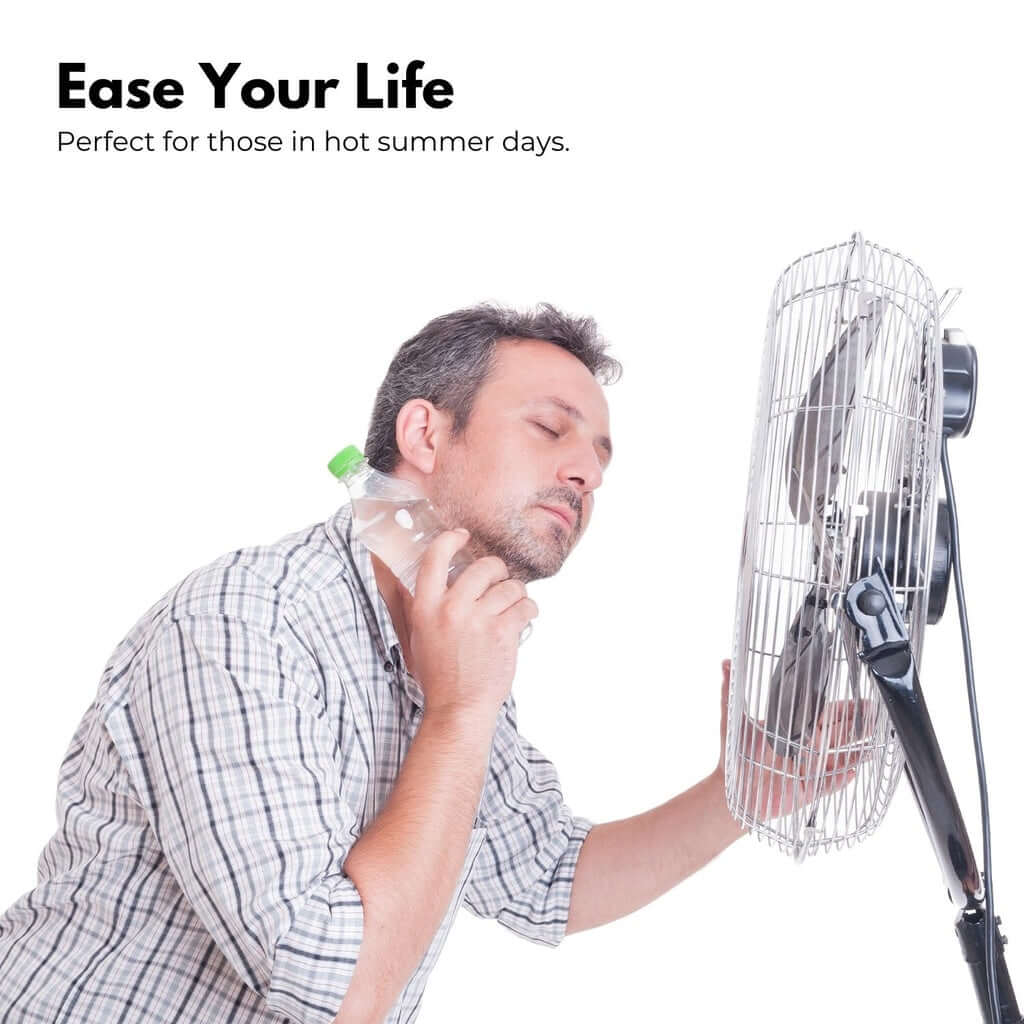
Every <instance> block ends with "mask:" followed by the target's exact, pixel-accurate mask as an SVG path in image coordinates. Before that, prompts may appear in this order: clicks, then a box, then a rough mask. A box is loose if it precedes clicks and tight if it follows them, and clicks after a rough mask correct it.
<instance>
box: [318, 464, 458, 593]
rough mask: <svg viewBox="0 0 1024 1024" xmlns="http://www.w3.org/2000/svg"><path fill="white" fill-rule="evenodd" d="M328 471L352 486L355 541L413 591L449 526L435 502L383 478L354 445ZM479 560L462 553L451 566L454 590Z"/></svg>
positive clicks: (408, 486)
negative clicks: (429, 549) (431, 547)
mask: <svg viewBox="0 0 1024 1024" xmlns="http://www.w3.org/2000/svg"><path fill="white" fill-rule="evenodd" d="M327 468H328V469H329V470H330V471H331V472H332V473H333V474H334V475H335V476H336V477H337V478H338V479H339V480H341V482H342V483H344V484H345V486H346V487H348V492H349V496H350V498H351V500H352V536H353V537H358V538H359V540H360V541H361V542H362V543H363V544H365V545H366V547H368V548H369V549H370V550H371V551H372V552H373V553H374V554H375V555H376V556H377V557H378V558H379V559H380V560H381V561H382V562H383V563H384V564H385V565H386V566H387V567H388V568H389V569H390V570H391V571H392V572H393V573H394V574H395V576H397V577H398V579H399V581H400V582H401V583H402V585H403V586H404V587H406V589H407V590H408V591H409V593H410V594H414V593H415V592H416V576H417V574H418V573H419V570H420V563H421V562H422V561H423V556H424V555H425V554H426V551H427V547H428V546H429V545H430V543H431V541H433V539H434V538H435V537H436V536H437V535H438V534H439V533H441V532H443V531H444V530H445V529H446V527H445V525H444V523H442V522H441V517H440V516H439V515H438V514H437V510H436V509H435V508H434V506H433V505H432V504H431V503H430V500H429V499H428V498H426V497H425V496H424V495H423V494H421V493H420V492H419V491H418V490H417V489H416V488H415V487H414V486H413V485H412V484H410V483H408V482H407V481H405V480H401V479H399V478H398V477H394V476H390V475H388V474H387V473H381V472H380V471H379V470H376V469H374V468H373V467H372V466H371V465H370V464H369V462H367V461H366V458H365V456H364V455H363V453H362V452H361V451H360V450H359V449H358V448H356V447H355V446H354V445H349V446H348V447H347V448H343V449H342V450H341V451H340V452H338V454H337V455H335V456H334V458H333V459H331V461H330V462H329V463H328V464H327ZM472 562H473V559H472V558H471V557H470V555H469V553H468V552H467V551H466V549H465V548H459V550H458V551H456V552H455V554H454V555H453V556H452V560H451V562H450V563H449V567H448V586H451V585H452V583H454V582H455V580H456V579H457V577H458V575H459V573H461V572H462V570H463V569H465V568H466V567H467V566H469V565H471V564H472Z"/></svg>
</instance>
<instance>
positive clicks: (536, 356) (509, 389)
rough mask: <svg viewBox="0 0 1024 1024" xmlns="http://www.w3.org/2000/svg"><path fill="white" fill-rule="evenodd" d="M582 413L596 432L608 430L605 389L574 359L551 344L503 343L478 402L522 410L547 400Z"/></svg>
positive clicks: (498, 345) (497, 351)
mask: <svg viewBox="0 0 1024 1024" xmlns="http://www.w3.org/2000/svg"><path fill="white" fill-rule="evenodd" d="M551 398H554V399H558V400H560V401H561V403H562V404H564V405H568V406H571V407H573V408H574V409H577V410H579V411H580V412H581V413H582V415H583V418H584V419H585V420H586V421H587V422H588V424H589V425H590V426H591V427H592V428H593V429H595V430H597V429H598V428H600V429H601V430H603V431H604V432H605V433H607V429H608V403H607V401H606V400H605V397H604V389H603V388H602V387H601V385H600V384H598V382H597V381H596V380H595V379H594V375H593V374H592V373H591V372H590V371H589V370H588V369H587V368H586V366H584V365H583V363H581V362H580V361H579V360H578V359H577V358H576V357H575V356H574V355H572V354H571V353H570V352H567V351H566V350H565V349H564V348H560V347H559V346H558V345H554V344H552V343H551V342H548V341H536V340H534V339H532V338H531V339H515V338H510V339H503V340H501V341H499V342H498V344H497V345H496V346H495V352H494V363H493V365H492V367H491V372H490V373H489V374H488V376H487V379H486V380H485V381H484V383H483V386H482V387H481V389H480V394H479V396H478V400H481V404H482V402H483V401H486V402H488V403H489V404H490V403H495V404H501V405H505V406H522V405H527V404H530V403H536V402H540V401H543V400H547V399H551Z"/></svg>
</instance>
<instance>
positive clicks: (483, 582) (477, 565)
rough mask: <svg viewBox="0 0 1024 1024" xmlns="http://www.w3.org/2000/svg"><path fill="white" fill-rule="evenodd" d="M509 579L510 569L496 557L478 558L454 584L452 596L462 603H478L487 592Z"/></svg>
mask: <svg viewBox="0 0 1024 1024" xmlns="http://www.w3.org/2000/svg"><path fill="white" fill-rule="evenodd" d="M507 579H508V567H507V566H506V565H505V563H504V562H503V561H502V560H501V559H500V558H498V557H497V556H495V555H487V556H486V557H485V558H478V559H477V560H476V561H475V562H474V563H473V564H472V565H471V566H470V567H469V568H468V569H467V570H466V571H465V572H464V573H463V574H462V575H461V576H460V577H459V578H458V579H457V580H456V581H455V582H454V583H453V584H452V594H453V596H455V597H456V598H457V599H458V600H459V601H460V602H463V601H466V602H468V601H476V600H478V599H479V598H481V597H483V595H484V594H486V593H487V591H488V590H489V589H490V588H491V587H493V586H494V584H495V583H500V582H501V581H502V580H507Z"/></svg>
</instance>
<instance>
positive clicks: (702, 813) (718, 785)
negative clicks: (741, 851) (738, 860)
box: [566, 662, 743, 934]
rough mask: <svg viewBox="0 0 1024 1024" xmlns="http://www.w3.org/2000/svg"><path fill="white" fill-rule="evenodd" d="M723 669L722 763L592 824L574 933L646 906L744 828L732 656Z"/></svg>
mask: <svg viewBox="0 0 1024 1024" xmlns="http://www.w3.org/2000/svg"><path fill="white" fill-rule="evenodd" d="M722 670H723V675H724V679H723V685H722V722H721V729H722V744H721V747H722V753H721V755H720V756H719V761H718V766H717V767H716V768H715V770H714V771H713V772H712V773H711V774H710V775H709V776H708V777H707V778H706V779H703V780H702V781H701V782H698V783H697V785H695V786H693V787H692V788H690V789H688V790H686V791H685V792H684V793H680V794H679V795H678V796H676V797H673V798H672V799H671V800H669V801H668V802H667V803H664V804H662V805H661V806H660V807H655V808H653V809H652V810H650V811H645V812H644V813H643V814H637V815H634V816H633V817H631V818H625V819H623V820H622V821H612V822H607V823H604V824H601V825H595V826H594V827H593V828H592V829H591V830H590V834H589V835H588V836H587V838H586V840H585V841H584V843H583V849H582V850H581V851H580V857H579V861H578V863H577V865H576V874H575V877H574V879H573V884H572V895H571V897H570V901H569V924H568V926H567V928H566V933H567V934H568V933H570V932H578V931H582V930H583V929H585V928H594V927H596V926H597V925H600V924H606V923H607V922H609V921H614V920H615V919H616V918H619V917H624V916H625V915H626V914H630V913H632V912H633V911H634V910H639V909H640V907H643V906H645V905H646V904H648V903H650V902H651V901H652V900H654V899H657V897H659V896H661V895H662V894H663V893H666V892H668V890H669V889H671V888H672V887H673V886H676V885H678V884H679V883H680V882H681V881H683V879H684V878H688V877H689V876H690V875H692V874H693V873H694V872H695V871H698V870H700V868H702V867H704V865H705V864H707V863H708V861H710V860H711V859H712V858H713V857H715V856H717V855H718V854H719V853H721V852H722V850H724V849H725V848H726V847H727V846H729V845H730V844H732V843H733V842H735V841H736V840H737V839H739V837H740V836H741V835H743V830H742V828H741V827H740V825H739V824H738V823H737V822H736V820H735V819H734V818H733V816H732V814H731V813H730V812H729V808H728V807H727V806H726V802H725V723H726V701H727V699H728V692H729V689H728V684H729V663H728V662H724V663H723V665H722Z"/></svg>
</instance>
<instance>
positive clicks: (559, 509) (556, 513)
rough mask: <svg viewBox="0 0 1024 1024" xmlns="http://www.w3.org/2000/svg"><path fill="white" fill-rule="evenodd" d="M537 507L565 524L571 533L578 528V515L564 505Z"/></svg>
mask: <svg viewBox="0 0 1024 1024" xmlns="http://www.w3.org/2000/svg"><path fill="white" fill-rule="evenodd" d="M537 507H538V508H540V509H543V510H544V511H545V512H547V513H549V514H550V515H551V516H553V517H554V518H555V519H557V520H558V521H559V522H560V523H562V524H564V526H565V528H566V529H567V530H568V531H569V532H570V533H571V532H572V531H573V530H574V529H575V528H576V513H575V512H573V511H572V510H571V509H569V508H566V507H565V506H564V505H538V506H537Z"/></svg>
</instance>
